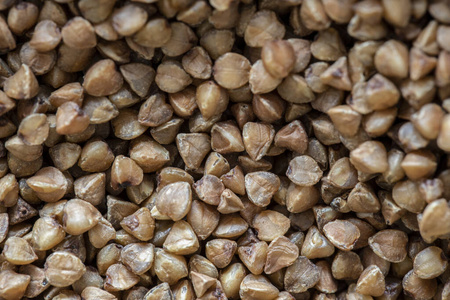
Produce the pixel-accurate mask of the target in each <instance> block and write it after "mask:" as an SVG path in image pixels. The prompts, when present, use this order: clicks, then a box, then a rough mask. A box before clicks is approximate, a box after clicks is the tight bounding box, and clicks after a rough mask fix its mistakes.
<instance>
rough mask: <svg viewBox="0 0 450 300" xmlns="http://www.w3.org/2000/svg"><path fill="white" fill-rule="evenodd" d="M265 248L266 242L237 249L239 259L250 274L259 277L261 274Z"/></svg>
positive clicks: (265, 252)
mask: <svg viewBox="0 0 450 300" xmlns="http://www.w3.org/2000/svg"><path fill="white" fill-rule="evenodd" d="M267 248H268V246H267V243H266V242H257V243H253V244H250V245H248V246H240V247H239V248H238V255H239V258H240V259H241V261H242V262H243V263H244V265H245V266H246V267H247V268H248V269H249V271H250V272H251V273H252V274H254V275H260V274H261V273H262V272H263V269H264V264H265V262H266V256H267Z"/></svg>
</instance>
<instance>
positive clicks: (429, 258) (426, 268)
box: [414, 246, 448, 279]
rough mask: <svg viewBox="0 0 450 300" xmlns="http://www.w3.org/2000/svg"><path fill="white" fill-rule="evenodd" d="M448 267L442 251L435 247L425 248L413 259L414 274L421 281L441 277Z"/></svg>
mask: <svg viewBox="0 0 450 300" xmlns="http://www.w3.org/2000/svg"><path fill="white" fill-rule="evenodd" d="M447 266H448V262H447V260H446V258H445V255H444V253H443V252H442V249H441V248H439V247H436V246H431V247H428V248H425V249H424V250H422V251H420V252H419V253H417V255H416V256H415V258H414V273H415V274H417V276H418V277H420V278H422V279H432V278H436V277H437V276H439V275H441V274H442V273H443V272H444V271H445V270H446V269H447Z"/></svg>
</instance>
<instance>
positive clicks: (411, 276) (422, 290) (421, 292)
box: [402, 270, 437, 299]
mask: <svg viewBox="0 0 450 300" xmlns="http://www.w3.org/2000/svg"><path fill="white" fill-rule="evenodd" d="M402 287H403V290H404V292H406V293H407V294H408V295H411V297H413V298H416V299H419V298H420V299H431V298H433V295H434V294H435V293H436V288H437V283H436V280H435V279H421V278H419V277H418V276H417V275H416V274H415V273H414V270H411V271H409V272H408V273H407V274H406V275H405V277H403V281H402Z"/></svg>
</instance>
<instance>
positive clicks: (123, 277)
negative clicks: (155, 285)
mask: <svg viewBox="0 0 450 300" xmlns="http://www.w3.org/2000/svg"><path fill="white" fill-rule="evenodd" d="M105 275H106V279H105V282H104V285H103V287H104V289H105V290H107V291H109V292H116V291H122V290H127V289H129V288H131V287H132V286H134V285H135V284H137V283H138V282H139V277H138V276H137V275H136V274H134V273H132V272H131V271H130V270H128V269H127V267H126V266H125V265H123V264H121V263H118V264H113V265H111V266H110V267H109V268H108V270H107V271H106V274H105Z"/></svg>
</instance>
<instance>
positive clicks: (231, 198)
mask: <svg viewBox="0 0 450 300" xmlns="http://www.w3.org/2000/svg"><path fill="white" fill-rule="evenodd" d="M242 209H244V204H242V201H241V199H240V198H239V197H238V196H237V195H236V194H235V193H233V192H232V191H231V190H229V189H225V190H224V191H223V192H222V194H221V195H220V202H219V205H218V207H217V210H218V211H219V212H220V213H221V214H230V213H234V212H238V211H240V210H242Z"/></svg>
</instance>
